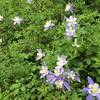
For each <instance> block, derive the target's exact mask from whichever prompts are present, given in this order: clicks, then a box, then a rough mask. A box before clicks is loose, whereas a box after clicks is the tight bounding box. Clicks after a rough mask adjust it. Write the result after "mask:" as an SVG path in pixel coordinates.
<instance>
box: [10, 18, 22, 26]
mask: <svg viewBox="0 0 100 100" xmlns="http://www.w3.org/2000/svg"><path fill="white" fill-rule="evenodd" d="M12 20H13V21H14V23H13V24H14V25H16V24H18V25H20V23H21V22H22V20H23V19H22V18H19V17H18V16H16V17H15V18H13V19H12Z"/></svg>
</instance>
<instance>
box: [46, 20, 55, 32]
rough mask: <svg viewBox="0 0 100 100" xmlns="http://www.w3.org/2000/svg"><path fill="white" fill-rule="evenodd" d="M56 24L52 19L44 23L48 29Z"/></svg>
mask: <svg viewBox="0 0 100 100" xmlns="http://www.w3.org/2000/svg"><path fill="white" fill-rule="evenodd" d="M53 26H54V24H53V23H51V20H49V21H47V22H46V24H45V25H44V30H45V31H47V30H49V29H50V28H52V27H53Z"/></svg>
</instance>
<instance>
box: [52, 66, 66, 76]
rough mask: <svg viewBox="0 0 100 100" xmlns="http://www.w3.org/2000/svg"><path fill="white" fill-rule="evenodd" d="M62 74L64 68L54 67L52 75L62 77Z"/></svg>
mask: <svg viewBox="0 0 100 100" xmlns="http://www.w3.org/2000/svg"><path fill="white" fill-rule="evenodd" d="M63 72H64V68H63V67H59V66H56V67H55V69H54V74H55V75H56V76H60V75H62V74H63Z"/></svg>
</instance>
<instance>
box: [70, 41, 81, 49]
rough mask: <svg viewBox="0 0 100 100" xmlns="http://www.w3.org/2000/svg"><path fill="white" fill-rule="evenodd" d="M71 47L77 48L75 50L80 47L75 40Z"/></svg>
mask: <svg viewBox="0 0 100 100" xmlns="http://www.w3.org/2000/svg"><path fill="white" fill-rule="evenodd" d="M72 46H74V47H77V48H79V47H80V45H78V44H77V39H75V41H74V44H73V45H72Z"/></svg>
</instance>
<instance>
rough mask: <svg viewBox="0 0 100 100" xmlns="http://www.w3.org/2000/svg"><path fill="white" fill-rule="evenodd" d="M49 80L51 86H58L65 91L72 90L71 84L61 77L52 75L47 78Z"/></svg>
mask: <svg viewBox="0 0 100 100" xmlns="http://www.w3.org/2000/svg"><path fill="white" fill-rule="evenodd" d="M47 80H48V82H50V85H56V87H57V89H62V90H63V91H64V89H67V90H70V86H69V84H68V83H67V82H66V81H64V79H63V78H62V77H60V76H56V75H55V74H53V73H51V74H49V75H48V76H47Z"/></svg>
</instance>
